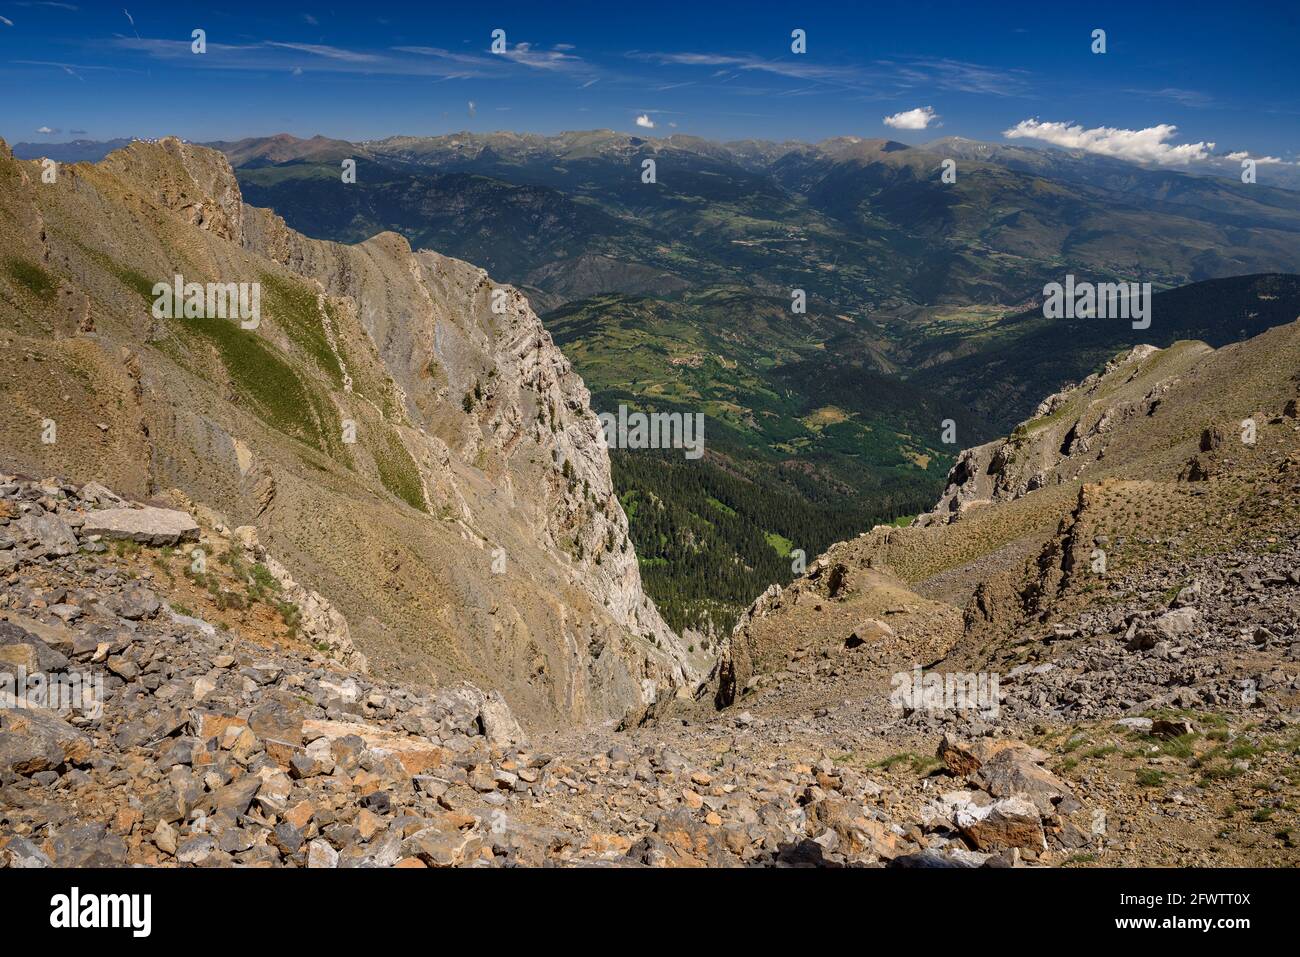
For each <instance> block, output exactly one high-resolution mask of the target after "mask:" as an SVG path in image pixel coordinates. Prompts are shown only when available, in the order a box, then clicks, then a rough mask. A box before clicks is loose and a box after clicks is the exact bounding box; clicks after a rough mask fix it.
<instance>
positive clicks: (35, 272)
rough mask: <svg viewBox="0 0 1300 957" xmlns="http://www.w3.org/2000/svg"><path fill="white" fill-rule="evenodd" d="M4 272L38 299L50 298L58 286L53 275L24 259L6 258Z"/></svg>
mask: <svg viewBox="0 0 1300 957" xmlns="http://www.w3.org/2000/svg"><path fill="white" fill-rule="evenodd" d="M5 274H6V275H8V276H9V278H10V279H12V280H13V281H14V282H16V283H17V284H18V285H19V286H22V287H23V288H24V289H26V290H27V291H28V292H30V293H31V294H32V295H33V296H36V297H37V298H38V299H46V300H48V299H50V298H51V297H52V296H53V295H54V293H55V291H56V290H57V289H58V288H59V284H58V281H57V280H56V279H55V278H54V277H53V276H51V275H50V274H49V273H48V272H46V271H45V270H44V269H42V268H41V267H40V266H38V265H36V263H30V262H28V261H27V260H26V259H18V258H17V257H11V258H9V259H6V260H5Z"/></svg>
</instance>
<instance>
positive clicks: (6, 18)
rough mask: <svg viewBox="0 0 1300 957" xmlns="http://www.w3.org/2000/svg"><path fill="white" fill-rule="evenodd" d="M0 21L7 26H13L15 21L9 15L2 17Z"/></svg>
mask: <svg viewBox="0 0 1300 957" xmlns="http://www.w3.org/2000/svg"><path fill="white" fill-rule="evenodd" d="M0 23H3V24H4V25H5V26H7V27H12V26H13V25H14V22H13V21H12V20H10V19H9V18H8V17H0Z"/></svg>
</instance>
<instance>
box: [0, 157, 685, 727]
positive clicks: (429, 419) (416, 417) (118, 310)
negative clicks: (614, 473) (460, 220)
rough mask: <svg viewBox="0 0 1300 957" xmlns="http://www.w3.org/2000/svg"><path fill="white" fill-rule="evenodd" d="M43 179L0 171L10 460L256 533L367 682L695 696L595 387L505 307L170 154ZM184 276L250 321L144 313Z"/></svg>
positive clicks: (2, 162)
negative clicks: (335, 234)
mask: <svg viewBox="0 0 1300 957" xmlns="http://www.w3.org/2000/svg"><path fill="white" fill-rule="evenodd" d="M40 172H41V166H40V164H39V163H36V162H30V163H23V162H17V161H15V160H14V159H13V158H12V157H11V156H10V155H9V154H8V152H7V150H5V151H4V153H3V154H0V240H2V241H3V243H4V245H5V248H6V250H7V251H8V256H9V258H8V260H7V271H6V272H5V274H4V275H3V276H0V293H2V294H3V300H2V301H0V328H2V329H3V333H4V336H3V340H0V352H3V360H4V362H5V364H6V365H8V367H9V368H10V369H12V370H14V371H13V373H12V374H10V375H8V376H6V377H4V378H3V379H2V380H0V383H2V384H0V391H3V393H4V395H5V401H6V402H7V403H9V404H10V405H11V407H12V408H14V409H15V410H16V413H17V414H16V415H14V416H10V417H8V419H7V420H6V421H5V422H4V423H3V424H2V425H0V454H2V455H3V457H4V459H5V461H6V464H7V465H8V466H9V467H11V468H18V469H21V470H27V471H31V472H33V473H40V474H48V473H53V472H58V473H61V474H65V475H68V476H70V477H72V478H75V479H79V480H90V479H95V480H100V481H104V482H105V483H106V484H113V485H115V486H116V487H119V488H121V489H123V490H124V491H125V492H127V493H128V494H133V495H137V496H140V497H147V496H149V495H154V494H157V493H158V492H159V491H161V490H165V489H171V488H176V489H179V490H181V491H182V492H183V493H184V494H185V495H187V496H189V497H190V498H191V499H192V500H193V501H194V502H195V503H198V504H201V505H205V506H209V507H211V508H213V509H214V510H217V511H219V512H220V513H221V514H223V515H225V516H228V517H229V521H230V522H231V523H232V524H238V525H250V526H254V527H256V529H257V531H258V535H259V537H260V539H261V541H262V542H263V543H264V544H265V545H266V547H267V548H268V549H270V550H271V551H273V552H274V553H275V554H276V555H278V556H280V558H281V559H282V561H283V562H284V565H285V566H286V573H291V574H292V576H293V579H294V580H295V581H296V582H301V583H302V584H303V586H304V587H306V588H309V589H311V590H313V591H316V592H319V593H320V594H321V595H323V596H325V597H326V598H328V599H329V600H330V601H331V602H333V604H334V605H335V606H337V607H338V609H339V610H340V611H341V612H342V613H343V614H344V615H345V616H346V617H347V619H348V622H349V625H350V628H351V633H352V636H353V638H354V640H355V642H356V645H357V647H358V649H359V650H360V651H361V652H363V653H364V654H365V655H366V656H367V658H368V659H369V661H370V662H371V664H372V666H373V667H374V668H375V669H376V670H377V671H379V672H380V673H383V672H385V671H388V672H400V673H402V674H404V675H406V676H408V677H411V678H414V679H416V680H424V681H429V682H432V683H445V682H447V681H452V680H457V679H461V678H465V679H468V680H471V681H474V682H475V683H477V684H480V685H483V686H486V687H492V688H499V689H501V690H502V692H503V693H505V695H506V696H507V698H508V699H509V700H510V701H511V704H512V705H513V706H514V707H515V709H516V710H517V711H518V712H519V713H520V714H521V716H522V717H524V718H526V719H528V720H531V721H533V722H534V723H538V724H563V723H570V722H573V721H583V720H600V719H606V718H613V717H617V716H619V715H621V714H622V713H623V712H624V711H626V710H627V709H629V708H636V707H641V706H644V705H645V704H647V703H648V702H649V701H651V700H653V699H654V698H655V697H656V696H660V695H664V694H671V693H672V692H673V691H674V690H675V689H676V688H677V687H680V686H682V685H689V684H691V683H693V682H694V681H695V680H696V679H697V677H698V674H699V670H700V667H701V666H702V665H703V662H702V661H695V662H693V661H691V660H690V657H691V656H689V655H688V654H687V653H686V652H685V650H684V647H683V643H682V642H681V640H680V639H679V638H678V636H676V635H675V634H674V633H673V632H672V631H671V629H669V628H668V627H667V625H666V624H665V623H664V622H663V620H662V619H661V618H660V616H659V614H658V612H657V610H656V609H655V608H654V606H653V604H652V603H651V602H650V601H649V599H648V598H647V597H646V596H645V594H644V592H643V591H642V588H641V581H640V574H639V571H638V566H637V561H636V555H635V552H634V550H633V548H632V545H631V542H630V540H629V539H628V535H627V519H626V516H625V515H624V513H623V510H622V507H621V506H620V504H619V501H618V499H617V497H616V495H615V494H614V491H613V487H612V483H611V479H610V470H609V459H608V454H607V452H606V451H605V449H604V447H603V445H602V444H601V442H600V440H599V425H598V422H597V420H596V418H595V416H594V414H593V413H592V411H591V408H590V405H589V401H588V400H589V396H588V393H587V390H586V388H585V386H584V385H583V383H582V380H581V378H580V377H579V376H578V375H577V374H576V373H575V372H574V371H573V369H572V367H571V366H570V364H569V363H568V361H567V360H566V359H565V357H564V356H563V355H562V354H561V353H560V351H559V350H558V349H557V348H556V347H555V345H554V343H553V342H552V341H551V338H550V336H549V335H548V334H547V332H546V331H545V330H544V329H543V327H542V325H541V323H540V322H539V321H538V319H537V317H536V315H535V314H534V313H533V311H532V309H531V308H530V307H529V305H528V302H527V301H526V300H525V299H524V297H523V296H522V295H520V294H519V293H518V292H517V291H516V290H514V289H511V288H509V287H506V286H502V285H500V284H497V283H494V282H493V281H492V280H491V279H490V277H488V275H487V274H486V273H485V272H484V271H483V270H481V269H478V268H476V267H474V266H472V265H470V264H467V263H464V262H460V261H457V260H454V259H449V258H447V257H443V256H440V255H438V254H437V253H434V252H430V251H424V250H420V251H414V250H412V249H411V248H410V246H409V245H408V244H407V243H406V241H405V240H403V239H402V238H401V237H399V236H396V235H395V234H391V233H384V234H380V235H378V236H375V237H373V238H372V239H370V240H369V241H367V242H364V243H361V244H358V245H356V246H343V245H339V244H334V243H328V242H322V241H317V240H313V239H310V238H307V237H305V236H302V235H300V234H298V233H296V232H294V231H292V230H290V229H288V228H287V227H286V226H285V224H284V222H283V221H282V220H281V219H279V217H277V216H275V215H274V214H273V213H271V212H269V211H266V210H260V209H255V208H253V207H249V206H246V205H244V204H243V203H242V200H241V199H240V194H239V188H238V185H237V183H236V180H235V177H234V174H233V172H232V171H231V169H230V166H229V164H228V162H227V161H226V159H225V158H224V157H223V156H222V155H221V154H220V153H217V152H214V151H211V150H207V149H204V148H202V147H196V146H192V145H188V144H184V143H181V142H180V141H177V140H175V139H170V138H169V139H164V140H161V141H159V142H157V143H146V142H135V143H132V144H131V145H130V146H129V147H128V148H126V149H123V150H119V151H117V152H115V153H113V154H111V155H110V156H109V157H107V158H106V159H105V160H104V161H103V162H102V163H99V164H94V165H92V164H77V165H72V166H66V167H61V168H60V169H59V174H58V178H57V180H56V182H54V183H43V182H42V181H41V176H40ZM339 188H340V189H345V188H347V186H346V184H342V183H340V186H339ZM176 275H181V276H182V277H183V278H184V280H185V281H186V282H191V281H193V282H199V283H241V282H246V283H257V284H258V285H259V288H260V294H261V316H260V321H259V324H258V325H257V328H255V329H251V330H249V329H242V328H240V326H239V325H238V324H237V323H236V322H234V321H231V320H229V319H225V320H223V319H217V318H201V319H197V318H196V319H181V318H179V317H178V318H175V319H172V318H158V317H156V316H154V315H152V314H151V307H152V305H153V296H152V294H151V290H152V287H153V285H154V284H155V283H157V282H171V281H172V280H173V277H174V276H176ZM47 420H50V421H55V422H56V423H57V427H58V441H57V442H55V443H44V442H42V440H41V423H42V422H45V421H47Z"/></svg>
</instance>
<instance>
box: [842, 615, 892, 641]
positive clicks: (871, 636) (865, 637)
mask: <svg viewBox="0 0 1300 957" xmlns="http://www.w3.org/2000/svg"><path fill="white" fill-rule="evenodd" d="M893 637H894V629H893V628H890V627H889V626H888V625H887V624H885V623H884V622H883V621H881V620H880V619H878V618H867V619H865V620H863V621H861V622H859V623H858V625H857V627H856V628H854V629H853V632H852V633H851V634H850V635H849V637H847V638H845V639H844V647H845V648H857V647H858V646H859V645H870V644H876V643H878V642H881V641H887V640H888V639H890V638H893Z"/></svg>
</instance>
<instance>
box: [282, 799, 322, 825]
mask: <svg viewBox="0 0 1300 957" xmlns="http://www.w3.org/2000/svg"><path fill="white" fill-rule="evenodd" d="M315 813H316V808H315V806H314V805H313V804H312V803H311V801H299V802H298V803H297V804H295V805H294V806H293V807H291V808H289V810H288V811H286V812H285V814H284V819H285V820H286V821H288V822H289V823H290V824H292V825H293V826H294V827H296V828H297V829H298V830H300V831H302V830H305V829H306V827H307V825H308V823H310V822H311V819H312V817H313V815H315Z"/></svg>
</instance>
